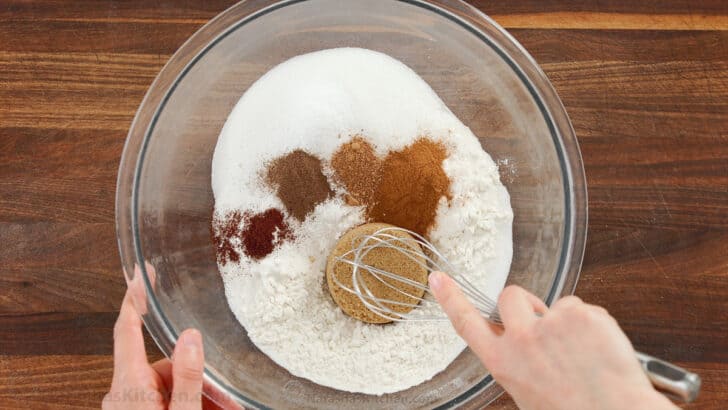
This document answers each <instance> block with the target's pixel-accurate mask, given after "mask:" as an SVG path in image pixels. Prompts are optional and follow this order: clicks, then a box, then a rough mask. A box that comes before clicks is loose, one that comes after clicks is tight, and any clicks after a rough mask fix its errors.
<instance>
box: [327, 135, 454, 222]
mask: <svg viewBox="0 0 728 410" xmlns="http://www.w3.org/2000/svg"><path fill="white" fill-rule="evenodd" d="M446 157H447V150H446V148H445V146H444V145H443V144H442V143H439V142H435V141H433V140H431V139H428V138H419V139H417V140H415V142H414V143H412V144H411V145H409V146H407V147H405V148H403V149H401V150H399V151H391V152H389V153H388V154H387V156H386V157H385V158H384V159H383V160H382V159H379V158H377V156H376V154H375V152H374V148H373V147H372V145H371V144H370V143H369V142H367V141H366V140H365V139H364V138H363V137H361V136H357V137H354V138H353V139H352V140H351V141H350V142H348V143H346V144H343V145H342V146H341V147H340V148H339V149H338V150H337V151H336V152H335V153H334V155H333V157H332V160H331V167H332V168H333V169H334V175H335V177H336V179H337V180H339V181H340V182H341V183H342V184H343V185H344V186H345V188H346V190H347V191H348V193H349V195H351V196H352V197H353V198H354V200H355V201H353V203H351V201H347V202H348V203H349V204H350V205H364V206H366V212H367V216H368V219H369V220H370V221H371V222H384V223H389V224H392V225H396V226H400V227H402V228H407V229H410V230H413V231H415V232H417V233H419V234H421V235H426V234H427V233H428V231H429V229H430V227H431V226H432V224H433V223H434V221H435V216H436V213H437V206H438V203H439V201H440V198H442V197H443V196H444V197H446V198H447V199H450V193H449V190H450V180H449V179H448V177H447V175H446V174H445V171H443V169H442V161H443V160H444V159H445V158H446Z"/></svg>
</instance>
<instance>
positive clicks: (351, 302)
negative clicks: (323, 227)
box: [326, 223, 427, 323]
mask: <svg viewBox="0 0 728 410" xmlns="http://www.w3.org/2000/svg"><path fill="white" fill-rule="evenodd" d="M388 227H392V225H389V224H384V223H368V224H364V225H360V226H358V227H356V228H354V229H352V230H350V231H348V232H347V233H345V234H344V235H343V236H342V237H341V238H340V239H339V242H338V243H337V244H336V246H335V247H334V249H333V251H332V252H331V254H330V255H329V258H328V261H327V263H326V283H327V285H328V289H329V292H330V293H331V297H333V298H334V301H335V302H336V304H337V305H339V307H340V308H341V310H343V311H344V313H346V314H347V315H349V316H351V317H353V318H355V319H359V320H361V321H363V322H367V323H389V322H392V321H393V320H392V319H388V318H385V317H383V316H380V315H379V314H377V313H375V312H373V311H372V310H370V309H369V308H368V307H366V305H364V303H362V301H361V299H360V298H359V296H357V295H356V294H354V293H352V292H350V291H349V290H347V289H344V288H343V287H342V286H341V285H343V286H344V287H346V288H348V289H353V283H352V273H353V269H354V267H353V266H352V265H351V264H349V263H345V262H341V261H339V260H338V259H337V258H339V257H341V256H343V255H344V254H346V253H347V252H349V251H351V250H352V249H355V248H356V247H357V246H359V245H360V244H361V243H362V241H363V240H365V238H363V237H364V236H366V235H371V234H373V233H375V232H376V231H378V230H380V229H382V228H388ZM392 235H394V236H397V237H399V238H402V239H404V240H405V242H406V243H408V245H402V246H416V247H417V248H418V249H416V250H415V249H413V250H414V251H416V252H417V253H419V252H421V251H422V249H421V248H419V245H418V244H417V243H416V242H414V239H413V238H412V236H410V235H409V234H407V233H406V232H401V231H396V232H394V233H392ZM410 242H411V244H409V243H410ZM345 259H348V260H353V253H349V254H348V255H346V257H345ZM416 259H417V260H413V259H410V257H408V256H407V255H405V254H404V253H402V252H400V251H397V250H395V249H390V248H376V249H373V250H371V251H370V252H369V253H367V254H366V255H364V257H363V258H362V259H361V262H362V263H363V264H364V265H368V266H371V267H374V268H377V269H381V270H383V271H387V272H390V273H393V274H395V275H399V276H402V277H405V278H407V279H410V280H413V281H416V282H419V283H421V284H423V285H424V284H426V283H427V269H425V268H424V266H425V258H424V256H421V257H417V258H416ZM359 275H360V278H361V280H362V281H363V282H364V283H365V284H366V287H367V288H368V289H369V290H370V291H371V292H372V295H373V296H374V297H376V298H381V299H385V300H391V301H393V302H396V303H383V305H384V306H385V307H386V308H388V309H391V310H392V311H393V312H396V313H402V314H404V313H408V312H410V311H411V310H412V309H413V308H414V307H415V306H416V305H417V303H418V302H419V300H420V298H422V295H423V294H424V290H423V289H420V288H417V287H415V286H412V285H407V284H405V283H403V282H401V281H397V280H394V279H390V278H385V277H382V276H379V277H376V276H374V275H373V274H372V273H371V272H370V271H368V270H366V269H361V268H360V269H359ZM385 282H386V283H385ZM339 284H341V285H339Z"/></svg>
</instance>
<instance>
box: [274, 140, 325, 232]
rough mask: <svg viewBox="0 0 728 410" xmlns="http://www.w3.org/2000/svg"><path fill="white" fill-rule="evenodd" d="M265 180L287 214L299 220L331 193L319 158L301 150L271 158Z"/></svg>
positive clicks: (304, 217)
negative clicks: (274, 191) (273, 190)
mask: <svg viewBox="0 0 728 410" xmlns="http://www.w3.org/2000/svg"><path fill="white" fill-rule="evenodd" d="M265 180H266V182H267V183H268V184H269V185H270V186H271V187H273V188H274V189H275V190H276V195H278V198H280V200H281V202H283V205H284V206H285V207H286V210H287V211H288V213H289V214H290V215H291V216H293V217H294V218H296V219H298V220H299V221H303V220H304V219H306V215H308V214H310V213H311V212H312V211H313V209H314V208H315V207H316V205H318V204H320V203H321V202H324V201H325V200H326V199H328V198H329V197H330V196H332V195H333V194H334V193H333V191H332V190H331V187H330V186H329V181H328V180H327V179H326V175H324V173H323V171H322V164H321V160H320V159H319V158H317V157H315V156H313V155H311V154H309V153H308V152H306V151H303V150H300V149H297V150H295V151H292V152H290V153H288V154H286V155H284V156H282V157H279V158H277V159H275V160H273V161H272V162H271V163H270V164H269V165H268V168H267V173H266V176H265Z"/></svg>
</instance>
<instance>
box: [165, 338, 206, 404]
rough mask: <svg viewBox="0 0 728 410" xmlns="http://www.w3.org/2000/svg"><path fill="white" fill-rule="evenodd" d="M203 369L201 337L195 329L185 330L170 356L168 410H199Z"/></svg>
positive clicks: (203, 359)
mask: <svg viewBox="0 0 728 410" xmlns="http://www.w3.org/2000/svg"><path fill="white" fill-rule="evenodd" d="M204 367H205V358H204V354H203V351H202V335H200V332H199V331H198V330H197V329H187V330H185V331H184V332H182V334H181V335H180V337H179V339H177V345H176V346H175V347H174V354H173V356H172V397H171V400H170V404H169V409H170V410H193V409H194V410H200V409H201V408H202V371H203V369H204Z"/></svg>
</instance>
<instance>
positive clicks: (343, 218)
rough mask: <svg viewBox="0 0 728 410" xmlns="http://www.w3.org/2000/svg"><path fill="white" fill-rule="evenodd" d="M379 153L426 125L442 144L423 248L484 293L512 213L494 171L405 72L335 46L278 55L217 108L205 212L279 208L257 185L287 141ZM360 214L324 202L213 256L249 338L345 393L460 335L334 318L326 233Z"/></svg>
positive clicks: (395, 375) (404, 370)
mask: <svg viewBox="0 0 728 410" xmlns="http://www.w3.org/2000/svg"><path fill="white" fill-rule="evenodd" d="M356 133H361V134H362V135H364V136H365V137H366V138H368V139H369V141H370V142H372V143H373V144H374V145H375V146H376V148H377V150H378V151H379V153H380V154H382V155H383V154H385V153H386V152H387V151H390V150H396V149H400V148H402V147H404V146H406V145H408V144H410V143H411V142H413V141H414V139H416V138H417V137H418V136H422V135H427V136H429V137H430V138H432V139H434V140H439V141H442V142H443V143H445V144H446V145H447V146H448V149H449V153H450V156H449V157H448V159H446V160H445V162H444V164H443V168H444V170H445V172H446V173H447V175H448V176H449V177H450V179H451V181H452V183H451V193H452V201H451V203H450V204H448V203H447V202H446V201H445V200H444V199H443V200H442V202H441V203H440V205H439V208H438V215H437V219H436V225H435V227H434V228H433V230H432V231H431V235H430V236H431V239H432V241H433V242H434V244H435V245H436V246H437V247H438V248H439V249H440V250H441V251H442V252H443V253H444V254H445V256H446V257H447V258H448V259H449V260H450V262H451V263H452V264H453V265H454V266H458V267H460V269H461V273H462V274H465V275H467V276H468V278H469V279H470V280H471V281H472V282H474V283H476V284H477V285H478V286H479V287H481V288H482V289H483V290H485V291H486V292H487V293H488V294H489V295H490V296H491V297H493V298H495V297H497V295H498V293H499V292H500V290H501V289H502V288H503V285H504V282H505V280H506V277H507V276H508V271H509V269H510V263H511V257H512V252H513V249H512V233H511V224H512V220H513V214H512V211H511V207H510V200H509V196H508V192H507V191H506V189H505V188H504V187H503V185H502V184H501V182H500V180H499V176H498V168H497V166H496V164H495V163H494V162H493V160H492V159H491V158H490V156H489V155H488V154H487V153H485V152H484V151H483V150H482V148H481V146H480V144H479V142H478V141H477V139H476V137H475V136H474V135H473V134H472V132H471V131H470V130H469V129H468V128H467V127H466V126H465V125H463V124H462V123H461V122H460V121H459V120H458V119H457V118H456V117H455V116H454V115H453V114H452V113H451V112H450V110H449V109H448V108H447V107H446V106H445V105H444V103H443V102H442V101H441V100H440V98H439V97H438V96H437V95H436V94H435V92H434V91H433V90H432V89H431V88H430V87H429V85H428V84H427V83H425V82H424V81H423V80H422V79H421V78H420V77H419V76H418V75H417V74H416V73H415V72H414V71H412V70H411V69H409V68H408V67H406V66H405V65H403V64H402V63H400V62H399V61H397V60H395V59H392V58H391V57H389V56H386V55H384V54H381V53H377V52H374V51H370V50H363V49H354V48H341V49H332V50H324V51H319V52H315V53H311V54H306V55H302V56H298V57H295V58H292V59H290V60H288V61H286V62H284V63H282V64H280V65H279V66H277V67H275V68H273V69H272V70H271V71H269V72H268V73H266V74H265V75H264V76H263V77H261V78H260V79H259V80H258V81H257V82H256V83H255V84H253V86H251V87H250V89H248V91H247V92H246V93H245V94H244V95H243V97H242V98H241V99H240V101H239V102H238V103H237V105H236V106H235V108H234V109H233V111H232V113H231V114H230V116H229V118H228V120H227V122H226V124H225V126H224V128H223V130H222V132H221V134H220V137H219V140H218V143H217V146H216V149H215V154H214V158H213V163H212V187H213V191H214V195H215V211H216V212H218V213H221V214H222V213H225V212H227V211H230V210H234V209H243V210H251V211H254V212H258V211H261V210H264V209H267V208H269V207H278V208H281V209H283V206H282V203H281V202H280V200H279V199H278V198H277V197H276V196H275V194H274V193H273V192H272V191H271V190H269V189H268V188H266V187H264V186H263V185H262V184H260V179H259V175H260V174H259V172H260V170H261V169H263V168H264V166H265V165H264V164H265V163H266V162H267V161H270V160H271V159H273V158H276V157H278V156H280V155H282V154H285V153H287V152H290V151H291V150H293V149H296V148H301V149H304V150H306V151H308V152H310V153H312V154H314V155H317V156H319V157H320V158H322V159H324V160H325V161H326V160H328V159H329V158H330V157H331V155H332V154H333V152H334V151H335V150H336V148H337V147H338V146H339V145H340V144H342V143H344V142H346V141H348V140H349V139H350V138H351V136H352V135H353V134H356ZM363 222H364V219H363V210H362V209H361V208H360V207H352V206H348V205H346V204H344V203H343V202H342V201H341V200H340V199H338V198H334V199H329V200H327V201H326V202H324V203H322V204H319V205H318V206H317V207H316V209H315V210H314V212H313V213H312V214H311V215H309V216H308V217H307V219H306V220H305V221H303V222H302V223H299V222H297V221H292V222H291V225H292V227H293V229H294V231H295V234H296V240H295V241H293V242H288V243H285V244H283V245H282V246H281V247H279V248H278V249H276V250H275V251H274V252H273V253H272V254H270V255H268V256H267V257H265V258H264V259H262V260H259V261H255V260H251V259H247V258H246V257H245V256H243V258H242V259H241V261H240V263H228V264H226V265H220V266H219V268H220V272H221V273H222V277H223V280H224V283H225V293H226V297H227V299H228V303H229V305H230V308H231V310H232V312H233V313H234V314H235V316H236V317H237V319H238V320H239V321H240V323H241V324H242V325H243V326H244V327H245V329H246V330H247V332H248V335H249V337H250V339H251V340H252V341H253V342H254V343H255V344H256V346H258V348H260V350H262V351H263V352H265V353H266V354H267V355H268V356H269V357H270V358H271V359H273V360H274V361H275V362H276V363H278V364H279V365H281V366H283V367H284V368H286V369H287V370H288V371H289V372H291V373H292V374H293V375H296V376H299V377H304V378H307V379H310V380H312V381H314V382H316V383H319V384H321V385H325V386H329V387H333V388H336V389H340V390H346V391H351V392H361V393H368V394H384V393H391V392H396V391H400V390H404V389H406V388H408V387H411V386H414V385H417V384H420V383H422V382H424V381H426V380H429V379H430V378H431V377H432V376H434V375H435V374H437V373H438V372H440V371H442V370H444V369H445V368H446V367H447V366H448V364H450V363H451V362H452V361H453V360H454V359H455V357H457V355H458V354H460V352H461V351H462V350H463V348H464V347H465V343H464V342H463V341H462V340H461V339H460V338H459V337H458V336H457V335H456V334H455V332H454V331H453V330H452V328H451V326H450V324H449V323H446V322H437V323H435V322H433V323H422V322H408V323H394V324H389V325H384V326H382V325H371V324H366V323H362V322H359V321H357V320H355V319H352V318H350V317H348V316H346V315H345V314H344V313H343V312H342V311H341V310H340V309H339V308H338V307H337V306H336V304H335V303H334V302H333V300H332V299H331V296H330V295H329V294H328V293H327V292H326V291H325V290H324V289H323V287H322V284H323V283H324V282H325V274H324V269H325V264H326V257H327V256H328V253H329V251H330V250H331V249H332V248H333V246H334V244H335V243H336V240H337V238H338V237H339V236H340V235H341V234H343V233H344V232H345V231H347V230H348V229H350V228H352V227H354V226H356V225H358V224H361V223H363Z"/></svg>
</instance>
